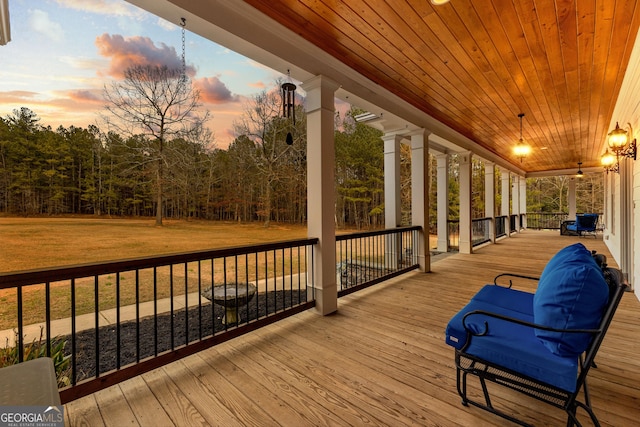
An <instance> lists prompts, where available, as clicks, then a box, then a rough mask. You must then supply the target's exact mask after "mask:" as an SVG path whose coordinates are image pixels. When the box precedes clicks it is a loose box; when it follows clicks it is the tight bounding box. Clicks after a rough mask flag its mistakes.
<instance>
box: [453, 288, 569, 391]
mask: <svg viewBox="0 0 640 427" xmlns="http://www.w3.org/2000/svg"><path fill="white" fill-rule="evenodd" d="M533 297H534V295H533V294H531V293H528V292H523V291H519V290H515V289H509V288H504V287H501V286H495V285H486V286H485V287H483V288H482V289H481V290H480V291H479V292H478V293H477V294H476V295H475V296H474V297H473V298H472V299H471V301H470V302H469V303H468V304H467V305H466V306H465V307H464V308H463V309H462V310H460V311H459V312H458V313H457V314H456V315H455V316H454V317H453V318H452V319H451V321H450V322H449V324H448V325H447V329H446V342H447V344H449V345H451V346H453V347H455V348H456V349H461V348H462V347H463V346H464V345H465V343H466V340H467V334H466V331H465V329H464V326H463V325H462V319H463V317H464V315H465V314H466V313H468V312H470V311H473V310H485V311H489V312H492V313H497V314H502V315H504V316H508V317H513V318H517V319H520V320H524V321H527V322H533ZM485 322H486V325H488V326H487V333H486V334H485V335H483V336H472V337H471V342H470V344H469V346H468V347H467V348H466V350H465V353H468V354H470V355H472V356H476V357H478V358H480V359H483V360H486V361H487V362H489V363H493V364H496V365H499V366H502V367H504V368H506V369H510V370H513V371H516V372H520V373H522V374H524V375H527V376H529V377H531V378H534V379H536V380H538V381H541V382H544V383H547V384H550V385H553V386H556V387H559V388H561V389H563V390H566V391H569V392H573V391H575V386H576V378H577V375H578V358H577V357H563V356H558V355H557V354H554V353H552V352H550V351H549V350H548V349H547V348H546V347H545V346H544V344H543V343H542V342H541V341H540V340H539V339H537V337H536V336H535V334H534V333H533V329H532V328H530V327H527V326H522V325H518V324H516V323H512V322H507V321H504V320H500V319H496V318H493V317H489V316H486V315H472V316H470V317H468V318H467V326H468V327H469V328H470V329H471V330H473V331H474V332H477V333H481V332H483V331H485Z"/></svg>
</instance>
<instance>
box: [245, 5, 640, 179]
mask: <svg viewBox="0 0 640 427" xmlns="http://www.w3.org/2000/svg"><path fill="white" fill-rule="evenodd" d="M245 2H246V3H248V4H250V5H251V6H252V7H254V8H256V9H258V10H259V11H261V12H262V13H264V14H266V15H267V16H269V17H271V18H272V19H274V20H275V21H277V22H279V23H280V24H282V25H283V26H285V27H287V28H289V29H290V30H292V31H293V32H295V33H297V34H299V35H300V36H302V37H303V38H304V39H306V40H308V41H309V42H311V43H312V44H314V45H316V46H317V47H318V48H320V49H322V50H323V51H325V52H327V53H328V54H330V55H332V56H333V57H335V58H336V59H338V60H340V61H341V62H343V63H345V64H347V65H348V66H350V67H352V68H353V69H355V70H356V71H358V72H360V73H361V74H362V75H364V76H366V77H367V78H369V79H370V80H372V81H373V82H375V83H377V84H379V85H380V86H382V87H384V88H386V89H388V90H389V91H391V92H393V93H395V94H397V95H398V96H399V97H401V98H402V99H404V100H405V101H407V102H409V103H410V104H412V105H413V106H415V107H416V108H418V109H420V110H422V111H424V112H425V113H427V114H429V115H431V116H433V117H434V118H435V119H437V120H439V121H441V122H443V123H445V124H446V125H448V126H450V127H451V128H453V129H455V130H456V131H458V132H460V133H461V134H463V135H465V136H466V137H468V138H470V139H471V140H473V141H475V142H477V143H478V144H480V145H482V146H484V147H485V148H487V149H488V150H490V151H492V152H494V153H496V154H498V155H499V156H501V157H503V158H505V159H507V160H508V161H510V162H512V163H513V164H518V165H519V166H521V167H522V169H523V170H525V171H527V172H539V171H548V170H560V169H571V168H577V163H578V162H579V161H582V162H583V167H591V166H599V162H600V155H601V153H602V151H603V147H604V144H605V142H606V141H605V138H606V135H607V133H608V132H609V131H610V129H609V125H610V122H611V120H612V113H613V108H614V106H615V102H616V99H617V96H618V92H619V90H620V86H621V84H622V79H623V77H624V73H625V69H626V66H627V64H628V62H629V57H630V54H631V50H632V48H633V44H634V42H635V39H636V34H637V31H638V26H639V23H640V7H639V5H638V4H637V2H636V0H555V1H553V0H451V1H450V2H449V3H447V4H445V5H441V6H433V5H431V3H430V2H429V0H369V1H356V0H298V1H293V0H284V1H273V0H245ZM519 113H524V114H525V117H524V119H523V137H524V139H525V141H526V142H527V143H528V144H529V145H530V146H531V147H532V150H533V151H532V153H531V154H530V155H529V156H528V157H527V158H526V159H525V160H524V162H522V163H520V161H519V159H517V158H516V157H515V155H514V154H513V147H514V145H515V144H516V142H517V141H518V139H519V136H520V122H519V119H518V114H519Z"/></svg>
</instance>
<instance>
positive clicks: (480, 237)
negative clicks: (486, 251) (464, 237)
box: [471, 218, 493, 246]
mask: <svg viewBox="0 0 640 427" xmlns="http://www.w3.org/2000/svg"><path fill="white" fill-rule="evenodd" d="M491 221H493V219H492V218H476V219H472V220H471V245H472V246H478V245H481V244H483V243H487V242H490V241H491V236H490V230H491V228H490V227H491Z"/></svg>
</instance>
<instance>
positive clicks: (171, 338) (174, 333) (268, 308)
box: [65, 290, 307, 381]
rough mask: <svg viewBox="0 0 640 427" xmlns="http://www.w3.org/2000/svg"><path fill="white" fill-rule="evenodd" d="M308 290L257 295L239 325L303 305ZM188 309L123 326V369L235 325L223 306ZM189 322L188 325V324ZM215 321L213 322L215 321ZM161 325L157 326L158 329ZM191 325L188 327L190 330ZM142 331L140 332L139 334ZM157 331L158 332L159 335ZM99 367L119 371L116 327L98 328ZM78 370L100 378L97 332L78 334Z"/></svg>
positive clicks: (240, 314) (68, 346) (241, 313)
mask: <svg viewBox="0 0 640 427" xmlns="http://www.w3.org/2000/svg"><path fill="white" fill-rule="evenodd" d="M306 300H307V299H306V290H300V291H298V290H293V291H275V292H268V293H266V294H264V293H263V294H257V295H256V296H255V297H254V298H253V299H252V300H251V301H249V303H248V304H247V305H245V306H241V307H238V318H239V319H238V322H239V324H240V325H242V324H245V323H247V322H249V321H251V320H255V319H256V318H264V317H266V315H267V313H268V314H273V313H275V312H277V311H282V310H283V309H284V308H290V307H292V306H295V305H298V304H300V303H301V302H302V303H304V302H306ZM186 313H187V312H186V310H185V309H184V308H183V309H180V310H176V311H174V313H173V315H171V314H170V313H162V314H159V315H158V316H157V317H155V318H154V316H148V317H145V318H142V319H140V322H139V323H136V322H135V321H127V322H122V323H121V324H120V346H119V347H120V354H119V356H120V366H121V367H123V366H126V365H128V364H130V363H135V362H136V361H137V359H138V358H139V359H140V360H142V359H145V358H147V357H150V356H153V355H155V354H157V353H162V352H164V351H167V350H171V348H172V347H173V348H177V347H180V346H182V345H184V344H185V343H186V342H187V336H188V341H189V342H194V341H198V340H200V339H201V338H206V337H209V336H211V335H212V333H213V331H215V333H219V332H222V331H224V330H225V328H231V327H235V325H226V326H225V325H224V324H223V323H222V319H223V317H224V314H225V310H224V308H223V307H220V306H218V305H217V304H213V310H212V304H211V303H206V304H202V306H201V307H200V308H199V307H193V308H190V309H189V311H188V316H185V314H186ZM185 319H187V320H188V322H185ZM212 319H213V320H212ZM156 323H157V326H156ZM187 323H188V327H187ZM138 329H139V332H138ZM156 331H157V332H156ZM98 338H99V344H98V345H99V350H100V352H99V356H100V358H99V365H100V373H101V374H102V373H105V372H108V371H111V370H113V369H116V368H117V366H118V332H117V328H116V326H115V325H109V326H103V327H100V328H99V329H98ZM65 339H66V340H67V344H66V347H65V351H66V352H67V354H70V352H71V337H70V336H67V337H66V338H65ZM136 339H138V343H139V344H138V347H139V353H140V354H139V357H136V347H137V346H136ZM76 369H77V381H81V380H83V379H87V378H93V377H95V375H96V333H95V329H89V330H85V331H81V332H78V333H77V334H76Z"/></svg>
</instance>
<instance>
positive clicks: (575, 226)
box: [567, 222, 578, 231]
mask: <svg viewBox="0 0 640 427" xmlns="http://www.w3.org/2000/svg"><path fill="white" fill-rule="evenodd" d="M567 230H571V231H578V224H577V223H576V222H573V223H571V224H567Z"/></svg>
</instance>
